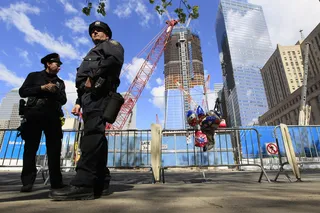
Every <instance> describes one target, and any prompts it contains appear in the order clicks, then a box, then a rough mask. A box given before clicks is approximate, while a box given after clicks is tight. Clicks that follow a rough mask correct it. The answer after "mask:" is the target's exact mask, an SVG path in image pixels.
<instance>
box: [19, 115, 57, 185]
mask: <svg viewBox="0 0 320 213" xmlns="http://www.w3.org/2000/svg"><path fill="white" fill-rule="evenodd" d="M24 127H25V129H24V131H25V134H24V138H23V139H24V141H25V144H24V153H23V168H22V173H21V181H22V184H23V185H27V184H33V183H34V181H35V179H36V175H37V168H36V153H37V150H38V148H39V144H40V140H41V135H42V131H44V134H45V136H46V147H47V155H48V166H49V174H50V184H51V187H53V188H54V187H59V185H60V184H62V175H61V171H60V155H61V144H62V141H61V139H62V136H63V135H62V128H61V121H60V119H59V117H49V116H32V115H30V116H28V118H27V123H26V124H25V126H24Z"/></svg>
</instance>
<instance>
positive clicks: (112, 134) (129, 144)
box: [106, 130, 151, 168]
mask: <svg viewBox="0 0 320 213" xmlns="http://www.w3.org/2000/svg"><path fill="white" fill-rule="evenodd" d="M106 137H107V139H108V167H109V168H150V167H151V157H150V156H151V152H150V150H151V146H150V143H151V130H108V131H106Z"/></svg>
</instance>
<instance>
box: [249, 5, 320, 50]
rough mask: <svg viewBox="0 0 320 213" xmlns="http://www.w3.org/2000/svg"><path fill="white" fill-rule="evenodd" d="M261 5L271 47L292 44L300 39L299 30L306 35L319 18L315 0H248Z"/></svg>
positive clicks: (318, 9)
mask: <svg viewBox="0 0 320 213" xmlns="http://www.w3.org/2000/svg"><path fill="white" fill-rule="evenodd" d="M249 2H250V3H253V4H258V5H261V6H262V8H263V11H264V14H265V18H266V22H267V25H268V29H269V33H270V37H271V41H272V44H273V47H274V48H275V47H276V44H280V45H294V44H295V43H296V42H297V41H298V40H299V39H300V33H299V30H300V29H303V32H304V35H305V36H307V35H308V34H309V33H310V32H311V31H312V30H313V29H314V28H315V27H316V26H317V24H319V20H320V12H319V11H320V3H319V1H317V0H308V1H306V0H294V1H292V0H280V1H279V0H249Z"/></svg>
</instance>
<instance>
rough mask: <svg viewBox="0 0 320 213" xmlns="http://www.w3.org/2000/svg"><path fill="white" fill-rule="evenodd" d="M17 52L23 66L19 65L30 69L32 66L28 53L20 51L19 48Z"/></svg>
mask: <svg viewBox="0 0 320 213" xmlns="http://www.w3.org/2000/svg"><path fill="white" fill-rule="evenodd" d="M17 51H18V53H19V57H21V58H22V59H23V60H24V62H23V64H21V65H22V66H27V67H30V66H31V65H32V62H31V60H30V59H29V53H28V51H26V50H22V49H20V48H17Z"/></svg>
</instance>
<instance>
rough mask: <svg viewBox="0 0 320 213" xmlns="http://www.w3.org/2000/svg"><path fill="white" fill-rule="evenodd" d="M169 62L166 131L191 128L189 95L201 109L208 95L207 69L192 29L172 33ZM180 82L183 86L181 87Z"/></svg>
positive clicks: (166, 53) (167, 52)
mask: <svg viewBox="0 0 320 213" xmlns="http://www.w3.org/2000/svg"><path fill="white" fill-rule="evenodd" d="M164 56H165V58H164V60H165V70H164V74H165V102H166V103H165V123H164V128H165V129H186V128H189V125H188V123H187V122H186V118H185V115H186V112H187V111H188V110H190V109H191V106H190V102H189V99H190V98H189V97H188V95H186V94H185V93H183V92H181V91H182V90H183V91H186V92H187V93H188V94H190V96H191V97H192V99H193V100H194V101H195V102H196V103H197V105H202V100H203V95H204V87H205V86H204V82H205V81H204V69H203V62H202V53H201V47H200V39H199V37H198V35H196V34H195V33H192V32H191V30H190V28H186V27H183V26H180V27H177V26H176V28H175V29H174V30H173V31H172V35H171V37H170V39H169V40H168V44H167V49H166V50H165V52H164ZM176 82H179V85H180V87H181V88H179V86H177V84H176Z"/></svg>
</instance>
